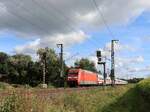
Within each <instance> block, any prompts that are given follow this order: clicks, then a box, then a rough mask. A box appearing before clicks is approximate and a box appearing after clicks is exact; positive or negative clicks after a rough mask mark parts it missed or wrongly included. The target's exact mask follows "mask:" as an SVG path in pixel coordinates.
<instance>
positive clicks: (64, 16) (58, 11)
mask: <svg viewBox="0 0 150 112" xmlns="http://www.w3.org/2000/svg"><path fill="white" fill-rule="evenodd" d="M32 1H33V2H34V3H35V4H37V5H38V6H39V7H41V8H42V9H44V10H45V11H47V8H45V7H44V6H42V5H41V4H39V3H38V2H36V1H35V0H32ZM47 2H48V3H49V4H50V5H51V7H50V8H52V9H53V10H55V11H56V12H57V13H58V14H59V15H61V16H63V18H64V20H69V21H71V22H72V21H73V22H74V23H77V21H74V20H72V19H70V17H68V16H66V15H65V14H64V13H63V12H62V11H61V10H59V9H57V8H55V7H54V6H53V4H52V3H51V1H48V0H47ZM68 26H69V27H70V28H71V29H72V30H73V31H77V29H76V28H75V27H73V26H72V25H70V24H68ZM88 40H89V38H88ZM90 41H92V40H90ZM93 42H94V43H96V44H97V41H96V42H95V41H93ZM92 45H94V47H95V44H92Z"/></svg>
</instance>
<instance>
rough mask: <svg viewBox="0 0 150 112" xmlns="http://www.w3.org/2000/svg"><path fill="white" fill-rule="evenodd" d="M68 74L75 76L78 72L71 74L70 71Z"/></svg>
mask: <svg viewBox="0 0 150 112" xmlns="http://www.w3.org/2000/svg"><path fill="white" fill-rule="evenodd" d="M69 74H70V75H77V74H78V72H72V71H71V72H69Z"/></svg>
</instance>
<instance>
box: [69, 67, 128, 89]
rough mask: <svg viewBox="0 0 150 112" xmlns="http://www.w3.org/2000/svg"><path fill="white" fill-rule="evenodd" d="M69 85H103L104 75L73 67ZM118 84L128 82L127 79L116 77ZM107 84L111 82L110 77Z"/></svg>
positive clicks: (70, 71) (70, 72)
mask: <svg viewBox="0 0 150 112" xmlns="http://www.w3.org/2000/svg"><path fill="white" fill-rule="evenodd" d="M67 82H68V85H69V86H71V87H75V86H90V85H102V84H103V83H104V79H103V76H102V75H101V74H98V73H94V72H91V71H87V70H83V69H75V68H72V69H70V70H69V71H68V76H67ZM115 83H116V84H127V82H126V81H123V80H119V79H116V80H115ZM106 84H107V85H109V84H111V80H110V78H107V79H106Z"/></svg>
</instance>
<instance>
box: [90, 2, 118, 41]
mask: <svg viewBox="0 0 150 112" xmlns="http://www.w3.org/2000/svg"><path fill="white" fill-rule="evenodd" d="M92 2H93V4H94V6H95V8H96V10H97V12H98V13H99V15H100V17H101V19H102V21H103V23H104V25H105V27H106V29H107V31H108V33H109V35H110V36H111V38H113V39H114V38H115V35H114V34H113V32H112V31H111V29H110V27H109V25H108V23H107V21H106V19H105V17H104V15H103V12H102V11H101V8H100V7H99V6H98V4H97V2H96V0H92Z"/></svg>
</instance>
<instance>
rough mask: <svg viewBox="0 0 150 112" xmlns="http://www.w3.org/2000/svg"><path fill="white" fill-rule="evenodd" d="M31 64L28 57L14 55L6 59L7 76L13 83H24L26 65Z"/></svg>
mask: <svg viewBox="0 0 150 112" xmlns="http://www.w3.org/2000/svg"><path fill="white" fill-rule="evenodd" d="M30 62H32V60H31V57H30V56H29V55H23V54H16V55H13V56H11V57H10V58H9V59H8V75H9V78H10V81H11V82H13V83H19V84H24V83H26V78H27V71H28V64H29V63H30Z"/></svg>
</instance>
